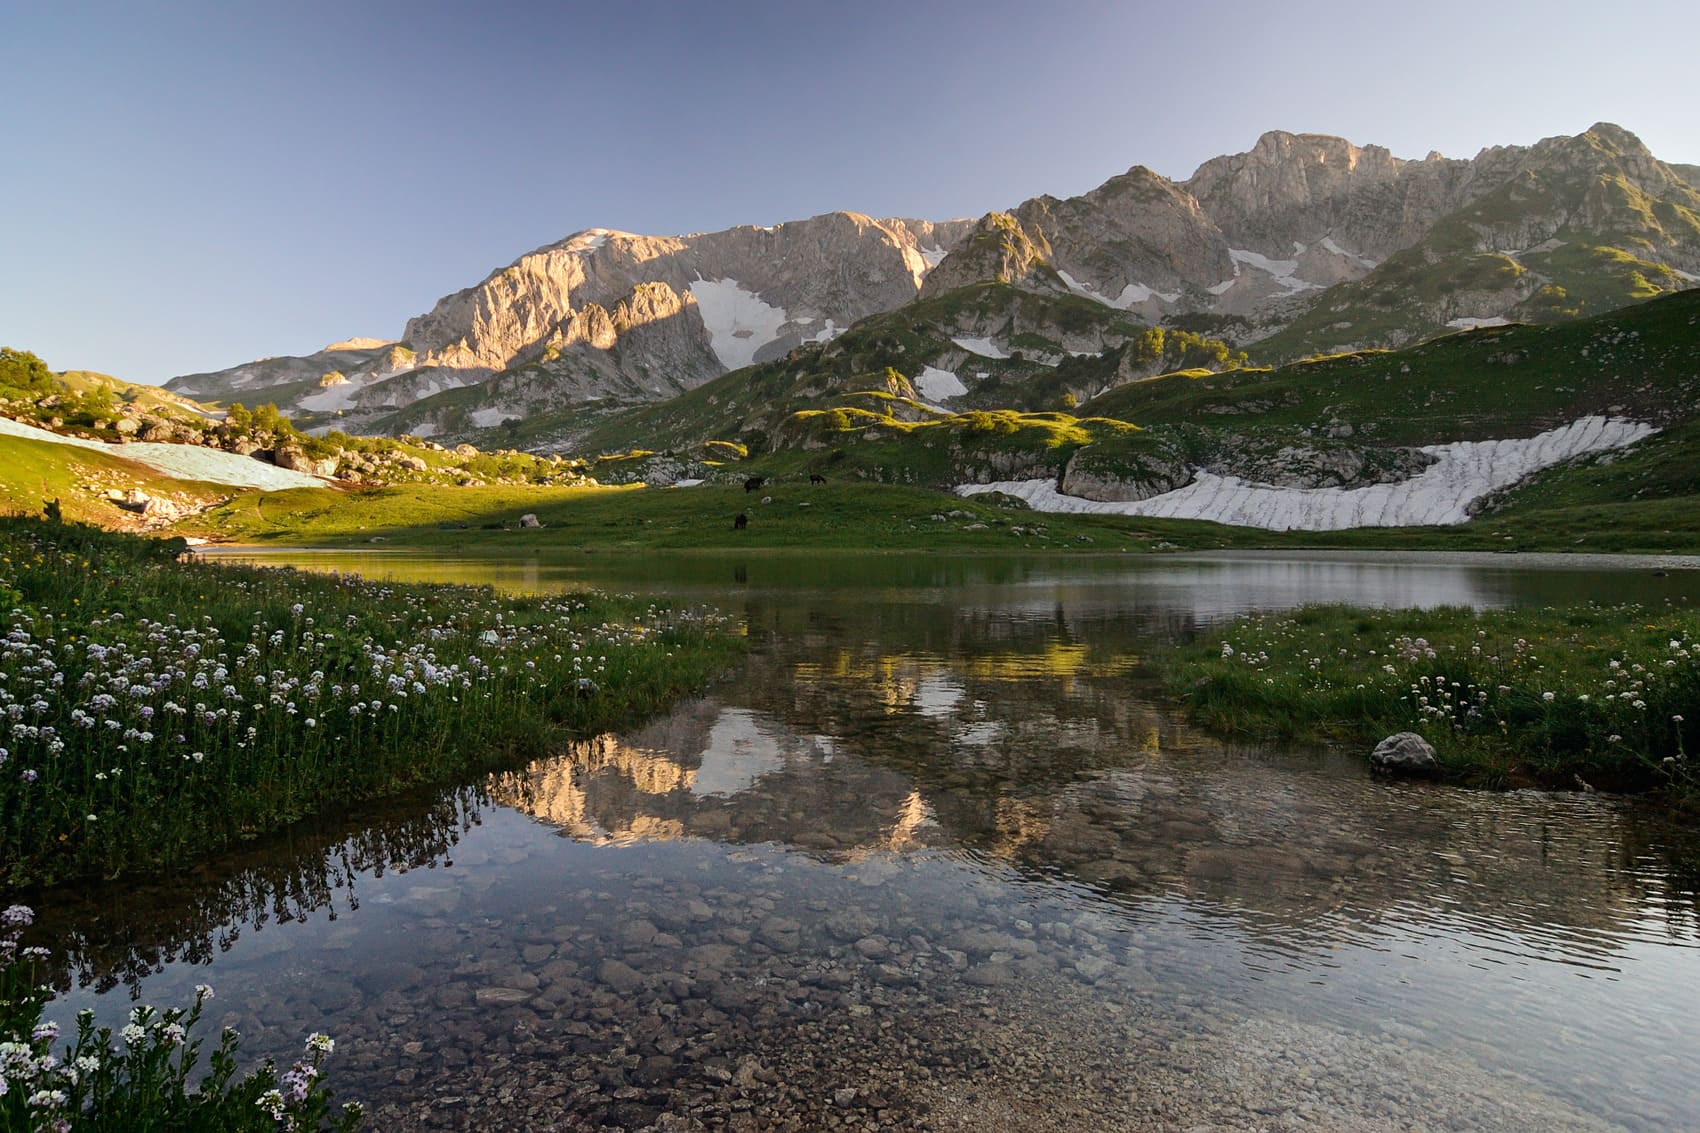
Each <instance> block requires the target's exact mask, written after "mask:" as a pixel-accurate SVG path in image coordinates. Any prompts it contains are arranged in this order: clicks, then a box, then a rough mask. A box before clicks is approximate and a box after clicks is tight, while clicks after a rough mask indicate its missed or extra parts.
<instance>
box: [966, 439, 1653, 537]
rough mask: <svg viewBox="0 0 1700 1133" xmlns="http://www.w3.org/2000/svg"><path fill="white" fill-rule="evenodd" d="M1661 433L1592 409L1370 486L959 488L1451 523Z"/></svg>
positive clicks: (1222, 481) (1390, 523) (1040, 484)
mask: <svg viewBox="0 0 1700 1133" xmlns="http://www.w3.org/2000/svg"><path fill="white" fill-rule="evenodd" d="M1654 432H1656V430H1655V429H1654V428H1653V426H1651V425H1648V424H1645V423H1642V422H1639V421H1628V420H1623V419H1614V418H1607V417H1584V418H1582V419H1581V420H1579V421H1576V422H1574V423H1573V424H1570V425H1565V426H1563V427H1561V428H1558V429H1553V430H1551V431H1549V432H1545V433H1542V434H1540V435H1539V436H1536V437H1524V438H1517V439H1512V440H1499V441H1454V442H1452V443H1451V444H1444V445H1425V446H1424V447H1423V449H1422V451H1423V452H1426V453H1431V454H1432V455H1434V456H1435V457H1436V458H1437V460H1436V462H1435V463H1434V464H1432V465H1430V466H1429V467H1428V468H1426V469H1424V470H1423V471H1422V472H1421V473H1420V474H1418V475H1417V476H1414V477H1412V478H1411V479H1409V480H1404V481H1401V482H1399V483H1397V484H1374V485H1371V486H1369V487H1366V488H1276V487H1271V486H1269V485H1266V484H1252V483H1248V482H1246V481H1244V480H1241V479H1239V478H1238V477H1234V476H1217V475H1214V474H1212V473H1209V472H1200V473H1198V475H1197V478H1196V479H1195V480H1194V481H1193V482H1192V483H1191V484H1188V485H1187V486H1186V487H1184V488H1180V489H1177V490H1176V491H1173V492H1166V493H1164V494H1163V495H1160V496H1153V497H1152V498H1151V499H1148V500H1136V501H1100V500H1088V499H1082V498H1081V497H1079V496H1065V495H1063V494H1062V493H1061V492H1059V491H1057V487H1056V481H1055V480H1005V481H1001V482H999V483H993V484H963V485H961V486H959V487H958V488H957V489H956V492H957V494H958V495H961V496H971V495H976V494H978V493H980V492H1005V493H1008V494H1009V495H1012V496H1020V497H1021V498H1022V499H1024V500H1026V501H1027V502H1028V504H1029V505H1030V506H1031V507H1033V508H1034V510H1036V511H1054V512H1083V513H1088V514H1093V515H1149V516H1163V517H1168V518H1172V519H1207V520H1213V521H1214V522H1217V523H1226V524H1232V525H1235V526H1241V527H1262V528H1266V529H1268V530H1271V531H1294V530H1297V531H1338V530H1341V529H1343V528H1348V527H1412V526H1420V525H1427V524H1447V525H1450V524H1458V523H1463V522H1465V521H1466V520H1467V519H1469V511H1468V509H1469V505H1470V504H1471V503H1473V502H1474V501H1476V500H1478V499H1480V498H1482V497H1483V496H1485V495H1487V494H1488V493H1490V492H1495V491H1498V490H1499V489H1501V488H1506V487H1509V486H1510V485H1512V484H1515V483H1516V482H1517V481H1519V480H1521V479H1523V478H1524V477H1525V476H1528V475H1530V474H1531V473H1534V472H1537V471H1539V470H1540V469H1542V468H1546V467H1548V466H1549V465H1552V464H1556V463H1558V462H1559V461H1562V460H1568V459H1569V458H1571V457H1573V456H1580V455H1582V454H1583V453H1589V452H1598V451H1600V450H1602V449H1611V448H1620V447H1622V446H1624V445H1628V444H1633V443H1635V442H1636V441H1639V440H1641V439H1643V438H1644V437H1648V436H1651V435H1652V434H1653V433H1654Z"/></svg>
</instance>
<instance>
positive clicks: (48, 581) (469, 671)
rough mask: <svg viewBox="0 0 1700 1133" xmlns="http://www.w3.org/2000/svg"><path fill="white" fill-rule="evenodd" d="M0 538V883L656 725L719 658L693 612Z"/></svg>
mask: <svg viewBox="0 0 1700 1133" xmlns="http://www.w3.org/2000/svg"><path fill="white" fill-rule="evenodd" d="M181 549H182V543H181V542H180V541H174V542H166V543H161V542H156V541H150V540H144V539H138V538H135V537H131V536H121V535H115V534H111V533H107V532H102V531H99V530H97V529H95V528H90V527H81V526H73V525H61V524H52V523H46V522H41V521H33V520H25V519H15V518H14V519H6V520H0V607H3V608H6V609H9V610H12V613H11V616H10V633H9V636H8V637H7V638H6V640H5V642H4V643H0V675H3V676H4V677H5V681H4V683H3V684H0V700H4V702H5V703H6V704H7V705H8V706H9V707H8V711H9V712H10V713H11V715H12V718H13V726H12V728H11V731H10V733H9V737H8V741H7V743H6V745H5V746H6V748H7V753H6V757H5V760H4V763H3V764H0V767H3V770H4V773H3V774H0V889H5V888H15V887H22V886H33V885H41V884H47V883H53V882H60V881H64V880H67V879H70V878H76V877H83V876H94V875H100V876H116V875H119V874H130V873H137V872H147V871H155V870H161V869H168V868H179V867H181V866H183V865H184V864H186V863H189V862H192V861H193V860H194V859H196V858H198V857H201V856H203V855H206V854H209V853H212V852H215V851H218V850H220V849H223V848H225V847H227V846H229V845H231V844H232V843H234V842H236V841H238V840H240V839H245V838H251V837H254V836H256V835H259V834H262V833H265V832H268V831H272V830H276V829H280V828H282V827H284V826H287V825H289V824H290V823H292V822H295V821H296V820H298V819H300V818H302V817H305V816H307V815H310V814H313V813H316V812H322V811H325V810H327V809H333V808H336V807H338V806H341V805H345V804H348V803H351V802H354V801H356V800H360V799H365V798H370V797H375V796H379V795H383V794H389V793H394V792H397V791H400V790H403V789H406V788H408V787H411V786H415V785H419V784H424V783H435V782H442V781H445V780H447V779H449V778H452V777H455V776H460V775H464V774H467V773H469V772H475V771H479V770H482V769H485V768H490V767H497V766H503V765H506V764H508V763H509V762H511V761H513V760H515V759H518V758H523V757H527V756H532V755H536V754H538V753H539V752H541V751H543V750H546V748H547V746H548V744H549V743H550V742H552V740H554V739H556V738H558V737H559V736H560V735H561V734H563V733H574V734H582V733H591V732H596V731H601V730H604V729H606V728H609V727H612V726H615V725H618V724H622V723H627V722H630V721H632V720H633V719H635V718H637V717H640V716H643V715H646V714H649V713H652V712H654V711H655V710H657V709H658V708H659V707H660V706H661V705H662V704H664V703H665V702H666V701H667V700H668V699H670V698H672V697H674V696H677V695H679V694H681V693H683V692H687V691H690V690H693V689H697V688H700V687H701V686H702V685H703V683H704V682H705V681H706V680H707V679H708V678H709V677H710V676H711V675H712V674H713V673H714V672H715V671H716V670H718V669H719V668H720V667H722V666H723V665H725V664H726V663H728V661H729V660H730V659H731V657H732V655H733V651H734V649H735V642H734V641H733V639H731V638H729V637H728V636H726V635H725V634H724V633H721V632H717V631H716V630H715V628H714V626H713V625H711V624H708V623H705V622H704V621H703V620H702V619H701V618H700V617H697V616H693V615H690V614H687V613H672V612H669V611H667V610H665V609H661V608H658V607H655V606H651V605H647V604H645V603H643V602H641V601H638V600H636V599H612V598H606V597H602V596H598V595H581V596H574V597H567V598H551V599H542V598H531V599H512V598H505V597H501V596H499V595H496V594H494V593H492V592H491V591H489V590H476V589H466V588H455V587H430V586H400V585H375V584H370V583H366V582H362V581H360V580H358V579H354V578H337V577H320V576H314V575H307V574H299V573H296V572H294V571H278V570H258V569H250V568H226V567H219V566H212V565H207V564H202V563H182V562H178V561H176V558H175V556H176V555H177V554H178V553H179V552H180V551H181Z"/></svg>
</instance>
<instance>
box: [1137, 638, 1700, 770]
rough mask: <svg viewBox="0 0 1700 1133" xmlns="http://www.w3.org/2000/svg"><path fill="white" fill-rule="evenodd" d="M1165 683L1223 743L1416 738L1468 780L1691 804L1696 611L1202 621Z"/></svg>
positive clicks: (1697, 738) (1698, 643)
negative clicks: (1649, 793) (1226, 739)
mask: <svg viewBox="0 0 1700 1133" xmlns="http://www.w3.org/2000/svg"><path fill="white" fill-rule="evenodd" d="M1171 679H1172V684H1173V687H1174V688H1175V689H1176V691H1177V692H1178V693H1179V695H1180V696H1181V697H1182V698H1183V699H1184V700H1185V702H1186V703H1187V705H1188V706H1189V708H1190V709H1191V711H1192V712H1193V713H1195V714H1196V715H1197V716H1198V717H1199V718H1200V719H1201V720H1202V721H1203V722H1204V723H1206V724H1207V725H1209V726H1211V727H1214V728H1216V729H1218V730H1220V731H1224V732H1228V733H1231V734H1235V735H1245V736H1257V737H1265V738H1268V737H1281V738H1293V737H1300V738H1310V739H1317V738H1324V739H1337V740H1349V741H1355V742H1357V743H1358V744H1360V745H1373V744H1374V743H1375V742H1376V741H1377V740H1379V739H1381V738H1382V737H1384V736H1386V735H1388V734H1390V733H1393V732H1399V731H1416V732H1420V733H1421V734H1422V735H1423V736H1425V737H1426V738H1427V739H1428V740H1429V742H1430V743H1432V744H1433V745H1434V747H1435V749H1436V752H1437V754H1438V755H1439V756H1440V758H1441V760H1442V763H1443V765H1444V766H1445V768H1446V769H1447V772H1448V773H1449V774H1450V775H1451V776H1453V777H1455V778H1457V779H1459V780H1462V781H1465V782H1471V783H1479V784H1487V785H1494V786H1505V785H1514V784H1517V783H1531V782H1532V783H1541V784H1546V785H1553V786H1560V787H1574V786H1577V785H1578V783H1579V782H1580V783H1582V784H1586V785H1588V786H1593V787H1600V788H1610V789H1617V790H1649V789H1666V790H1670V791H1672V792H1674V793H1676V794H1677V795H1680V796H1684V797H1688V798H1696V797H1700V768H1697V767H1696V766H1695V765H1694V764H1693V763H1692V762H1691V756H1694V755H1695V754H1696V752H1697V745H1700V613H1697V612H1695V611H1693V610H1688V609H1680V610H1679V609H1649V608H1644V607H1640V606H1634V605H1628V606H1613V607H1583V608H1575V609H1559V610H1551V609H1549V610H1522V609H1514V610H1487V611H1481V612H1477V611H1473V610H1469V609H1445V610H1395V611H1365V610H1354V609H1349V608H1345V607H1338V606H1313V607H1308V608H1305V609H1302V610H1299V611H1297V612H1295V613H1290V614H1278V615H1276V614H1272V615H1265V616H1258V617H1249V618H1242V619H1240V620H1238V621H1235V622H1232V623H1228V624H1226V625H1221V626H1216V627H1213V628H1212V629H1211V630H1210V632H1209V635H1208V637H1207V638H1206V639H1204V640H1202V641H1201V642H1200V643H1199V644H1197V645H1195V646H1193V647H1190V648H1189V649H1187V650H1184V651H1183V652H1182V653H1181V655H1180V656H1179V657H1178V658H1177V660H1176V661H1175V663H1174V666H1173V669H1172V677H1171ZM1365 750H1366V752H1367V750H1368V747H1367V746H1366V747H1365Z"/></svg>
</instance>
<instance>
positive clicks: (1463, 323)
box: [1446, 315, 1511, 330]
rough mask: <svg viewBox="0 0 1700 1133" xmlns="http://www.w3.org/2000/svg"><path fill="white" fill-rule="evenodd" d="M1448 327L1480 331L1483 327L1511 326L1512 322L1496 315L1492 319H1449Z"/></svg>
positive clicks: (1447, 321)
mask: <svg viewBox="0 0 1700 1133" xmlns="http://www.w3.org/2000/svg"><path fill="white" fill-rule="evenodd" d="M1446 325H1447V326H1449V327H1457V328H1458V329H1459V330H1479V329H1480V328H1482V327H1503V326H1510V325H1511V323H1510V320H1508V319H1502V318H1500V317H1499V316H1498V315H1495V316H1493V317H1492V318H1490V319H1471V318H1461V319H1447V320H1446Z"/></svg>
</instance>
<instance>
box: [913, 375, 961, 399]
mask: <svg viewBox="0 0 1700 1133" xmlns="http://www.w3.org/2000/svg"><path fill="white" fill-rule="evenodd" d="M915 392H916V393H918V394H920V395H921V396H922V397H924V398H926V399H927V400H929V401H943V400H944V399H945V398H947V397H961V396H962V395H963V394H965V393H967V392H968V387H967V386H965V385H963V384H962V379H961V378H959V377H957V376H956V373H955V372H954V371H952V370H941V369H939V368H938V367H937V366H928V367H927V368H926V369H924V370H922V371H921V376H920V377H918V378H916V379H915Z"/></svg>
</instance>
